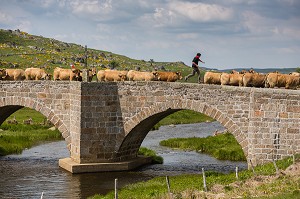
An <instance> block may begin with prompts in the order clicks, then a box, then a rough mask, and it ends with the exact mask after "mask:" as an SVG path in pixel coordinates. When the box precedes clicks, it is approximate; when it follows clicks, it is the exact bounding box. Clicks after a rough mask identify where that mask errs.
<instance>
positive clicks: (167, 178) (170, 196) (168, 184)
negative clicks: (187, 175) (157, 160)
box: [166, 176, 172, 199]
mask: <svg viewBox="0 0 300 199" xmlns="http://www.w3.org/2000/svg"><path fill="white" fill-rule="evenodd" d="M166 181H167V186H168V194H169V198H170V199H172V194H171V188H170V181H169V177H168V176H166Z"/></svg>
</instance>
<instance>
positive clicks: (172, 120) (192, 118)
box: [153, 110, 215, 129]
mask: <svg viewBox="0 0 300 199" xmlns="http://www.w3.org/2000/svg"><path fill="white" fill-rule="evenodd" d="M212 121H215V120H214V119H213V118H211V117H209V116H207V115H205V114H202V113H198V112H195V111H191V110H181V111H178V112H175V113H173V114H171V115H169V116H167V117H165V118H164V119H162V120H161V121H159V122H158V123H157V124H156V125H155V126H154V127H153V129H158V128H159V127H160V126H164V125H170V124H194V123H200V122H212Z"/></svg>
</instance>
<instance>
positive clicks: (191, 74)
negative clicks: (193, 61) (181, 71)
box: [184, 68, 196, 81]
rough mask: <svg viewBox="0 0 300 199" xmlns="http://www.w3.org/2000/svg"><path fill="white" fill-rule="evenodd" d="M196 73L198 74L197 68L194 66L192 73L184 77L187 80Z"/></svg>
mask: <svg viewBox="0 0 300 199" xmlns="http://www.w3.org/2000/svg"><path fill="white" fill-rule="evenodd" d="M195 74H196V71H195V69H194V68H193V72H192V73H191V74H189V75H188V76H186V77H185V78H184V80H185V81H187V80H188V78H190V77H193V76H194V75H195Z"/></svg>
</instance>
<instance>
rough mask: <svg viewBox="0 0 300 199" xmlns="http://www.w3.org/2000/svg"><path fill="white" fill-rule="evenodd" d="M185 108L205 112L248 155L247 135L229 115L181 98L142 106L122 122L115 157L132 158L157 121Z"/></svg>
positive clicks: (200, 103) (204, 104)
mask: <svg viewBox="0 0 300 199" xmlns="http://www.w3.org/2000/svg"><path fill="white" fill-rule="evenodd" d="M185 109H189V110H193V111H196V112H200V113H203V114H206V115H208V116H209V117H212V118H213V119H215V120H217V121H218V122H220V123H221V124H222V125H223V126H224V127H225V128H226V129H228V131H229V132H231V133H232V134H233V135H234V137H235V139H236V140H237V141H238V143H239V144H240V145H241V147H242V149H243V152H244V154H245V156H246V157H248V141H247V137H246V135H245V134H243V133H242V132H241V130H240V128H239V126H238V125H237V124H236V123H235V122H234V121H233V120H232V119H231V118H230V117H228V116H227V115H226V114H225V113H223V112H222V111H221V110H218V109H217V108H215V107H213V106H211V105H209V104H208V103H206V102H201V101H197V100H189V99H182V100H180V101H175V102H174V101H173V102H171V103H170V102H165V103H158V104H155V105H153V106H151V107H147V108H144V109H143V110H142V111H140V112H139V113H137V114H136V115H134V116H133V117H132V118H131V119H130V120H129V121H127V122H126V123H125V124H124V130H125V138H124V139H123V142H122V143H120V145H119V147H118V150H117V151H118V152H117V157H120V158H121V157H122V158H125V159H126V158H134V157H135V156H136V154H137V152H138V149H139V147H140V145H141V144H142V142H143V140H144V138H145V137H146V135H147V134H148V132H149V131H150V130H151V128H152V127H153V126H154V125H155V124H156V123H157V122H159V121H160V120H161V119H163V118H164V117H166V116H168V115H170V114H172V113H174V112H177V111H180V110H185Z"/></svg>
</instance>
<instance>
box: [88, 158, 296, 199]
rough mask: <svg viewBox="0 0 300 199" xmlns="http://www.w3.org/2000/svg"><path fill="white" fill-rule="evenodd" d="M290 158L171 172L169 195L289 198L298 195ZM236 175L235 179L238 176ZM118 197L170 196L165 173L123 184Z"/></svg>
mask: <svg viewBox="0 0 300 199" xmlns="http://www.w3.org/2000/svg"><path fill="white" fill-rule="evenodd" d="M295 157H296V158H295V163H294V164H293V159H292V158H291V157H290V158H285V159H283V160H278V161H276V166H277V167H278V172H277V171H276V169H275V168H276V167H275V166H274V164H273V163H268V164H265V165H260V166H257V167H255V168H254V170H253V171H252V170H245V171H241V172H238V175H237V176H236V173H230V174H220V173H216V172H210V171H207V172H205V179H206V185H207V186H206V188H207V191H204V190H205V189H204V183H203V175H202V174H199V175H179V176H170V177H169V182H170V190H171V195H172V198H182V199H186V198H208V199H209V198H211V199H215V198H254V197H255V198H273V199H277V198H278V199H279V198H291V199H296V198H299V197H300V180H299V179H300V173H299V171H300V155H296V156H295ZM237 177H238V179H237ZM118 195H119V198H123V199H127V198H135V199H163V198H169V193H168V188H167V183H166V178H165V177H156V178H153V179H151V180H149V181H146V182H140V183H136V184H132V185H129V186H126V187H124V188H122V189H121V190H119V191H118ZM113 196H114V192H110V193H109V194H107V195H105V196H102V195H95V196H93V197H90V199H108V198H113Z"/></svg>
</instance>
